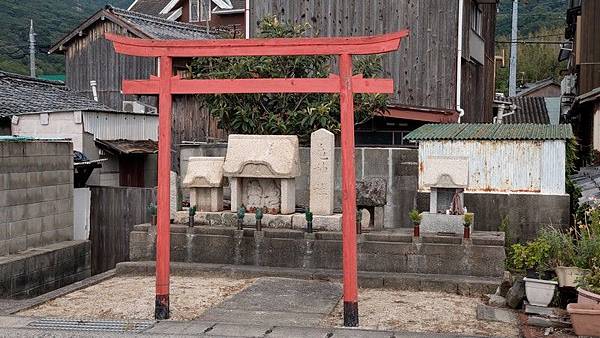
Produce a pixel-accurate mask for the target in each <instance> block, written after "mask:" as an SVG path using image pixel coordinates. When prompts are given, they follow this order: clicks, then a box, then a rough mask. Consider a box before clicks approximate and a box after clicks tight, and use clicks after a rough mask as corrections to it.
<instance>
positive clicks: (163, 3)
mask: <svg viewBox="0 0 600 338" xmlns="http://www.w3.org/2000/svg"><path fill="white" fill-rule="evenodd" d="M169 2H171V0H136V1H135V2H134V3H133V4H132V5H131V6H130V7H129V8H128V9H127V10H129V11H133V12H137V13H143V14H148V15H153V16H157V17H160V18H166V17H168V16H169V14H170V13H167V14H160V12H161V11H162V10H163V8H165V7H167V5H168V4H169Z"/></svg>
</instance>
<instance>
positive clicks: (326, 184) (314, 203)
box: [309, 129, 335, 215]
mask: <svg viewBox="0 0 600 338" xmlns="http://www.w3.org/2000/svg"><path fill="white" fill-rule="evenodd" d="M334 159H335V138H334V136H333V133H332V132H330V131H329V130H327V129H319V130H317V131H315V132H313V133H312V134H311V135H310V204H309V205H310V210H311V211H312V213H313V214H314V215H333V204H334V203H333V202H334V182H335V181H334V179H335V176H334V169H335V168H334V165H335V164H334Z"/></svg>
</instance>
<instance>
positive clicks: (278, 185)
mask: <svg viewBox="0 0 600 338" xmlns="http://www.w3.org/2000/svg"><path fill="white" fill-rule="evenodd" d="M299 158H300V150H299V145H298V137H297V136H295V135H229V140H228V142H227V155H226V157H225V163H224V165H223V173H224V175H225V176H226V177H228V178H229V186H230V188H231V211H232V212H237V210H238V209H239V208H240V207H241V206H242V205H243V206H245V207H246V210H247V211H248V212H255V211H256V210H257V209H259V208H265V209H266V210H265V212H266V213H269V214H278V213H281V214H293V213H294V212H295V210H296V177H298V176H299V175H300V162H299Z"/></svg>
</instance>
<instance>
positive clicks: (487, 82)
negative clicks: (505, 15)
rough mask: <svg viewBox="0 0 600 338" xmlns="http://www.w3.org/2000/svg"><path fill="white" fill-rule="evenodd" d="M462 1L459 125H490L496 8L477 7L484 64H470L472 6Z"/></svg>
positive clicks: (472, 62)
mask: <svg viewBox="0 0 600 338" xmlns="http://www.w3.org/2000/svg"><path fill="white" fill-rule="evenodd" d="M472 1H473V0H466V1H465V2H464V6H465V7H464V16H463V20H464V21H463V28H464V29H463V60H462V87H461V96H462V99H461V107H462V108H463V109H464V110H465V115H464V117H463V118H462V122H492V120H493V109H492V104H493V101H494V91H495V84H494V53H495V46H494V36H495V34H496V6H495V5H480V8H481V9H482V12H483V13H482V32H481V36H482V38H483V39H484V41H485V64H484V65H481V64H479V63H477V62H475V61H471V60H470V57H469V33H470V31H471V21H470V20H471V16H470V15H469V13H470V11H471V3H472Z"/></svg>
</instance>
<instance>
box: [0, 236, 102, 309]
mask: <svg viewBox="0 0 600 338" xmlns="http://www.w3.org/2000/svg"><path fill="white" fill-rule="evenodd" d="M90 274H91V267H90V242H89V241H66V242H60V243H55V244H51V245H47V246H43V247H38V248H34V249H29V250H26V251H23V252H20V253H17V254H13V255H9V256H3V257H0V298H29V297H34V296H37V295H40V294H43V293H46V292H49V291H52V290H55V289H58V288H61V287H63V286H65V285H69V284H71V283H74V282H77V281H80V280H82V279H85V278H88V277H89V276H90Z"/></svg>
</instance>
